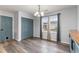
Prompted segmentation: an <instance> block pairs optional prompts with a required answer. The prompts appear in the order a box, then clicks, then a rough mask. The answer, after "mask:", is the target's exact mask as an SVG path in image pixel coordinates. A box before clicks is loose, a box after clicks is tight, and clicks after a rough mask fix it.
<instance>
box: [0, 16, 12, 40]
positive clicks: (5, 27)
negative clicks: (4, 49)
mask: <svg viewBox="0 0 79 59" xmlns="http://www.w3.org/2000/svg"><path fill="white" fill-rule="evenodd" d="M1 39H2V40H5V39H12V17H7V16H1Z"/></svg>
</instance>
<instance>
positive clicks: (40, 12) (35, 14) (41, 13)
mask: <svg viewBox="0 0 79 59" xmlns="http://www.w3.org/2000/svg"><path fill="white" fill-rule="evenodd" d="M34 16H37V17H41V16H44V12H43V11H41V10H40V5H38V10H37V11H36V12H35V13H34Z"/></svg>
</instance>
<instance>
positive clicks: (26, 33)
mask: <svg viewBox="0 0 79 59" xmlns="http://www.w3.org/2000/svg"><path fill="white" fill-rule="evenodd" d="M21 22H22V23H21V36H22V39H26V38H30V37H33V20H32V19H28V18H24V17H22V18H21Z"/></svg>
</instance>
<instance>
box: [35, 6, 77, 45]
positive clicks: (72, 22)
mask: <svg viewBox="0 0 79 59" xmlns="http://www.w3.org/2000/svg"><path fill="white" fill-rule="evenodd" d="M57 13H61V15H60V26H61V28H60V31H61V42H62V43H67V44H69V31H70V30H73V29H77V7H76V6H74V7H69V8H66V9H63V10H60V11H56V12H53V13H52V12H51V13H49V14H47V15H46V16H48V15H53V14H57ZM39 35H40V22H39V20H38V19H36V20H34V37H39Z"/></svg>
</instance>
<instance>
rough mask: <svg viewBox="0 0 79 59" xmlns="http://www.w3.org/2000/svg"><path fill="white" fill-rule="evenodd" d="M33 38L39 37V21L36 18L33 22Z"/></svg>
mask: <svg viewBox="0 0 79 59" xmlns="http://www.w3.org/2000/svg"><path fill="white" fill-rule="evenodd" d="M33 37H40V19H39V18H38V17H35V19H34V20H33Z"/></svg>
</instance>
